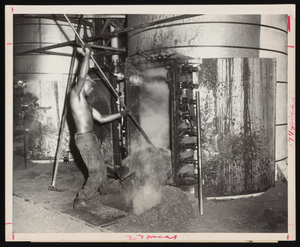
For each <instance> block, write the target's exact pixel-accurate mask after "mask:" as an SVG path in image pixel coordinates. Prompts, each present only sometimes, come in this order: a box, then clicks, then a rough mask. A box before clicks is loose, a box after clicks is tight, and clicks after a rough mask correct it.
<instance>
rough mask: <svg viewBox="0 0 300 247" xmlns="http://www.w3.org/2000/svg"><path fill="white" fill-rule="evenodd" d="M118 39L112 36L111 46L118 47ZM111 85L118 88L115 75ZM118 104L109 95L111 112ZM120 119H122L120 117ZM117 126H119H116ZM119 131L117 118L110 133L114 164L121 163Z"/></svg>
mask: <svg viewBox="0 0 300 247" xmlns="http://www.w3.org/2000/svg"><path fill="white" fill-rule="evenodd" d="M110 31H111V32H113V31H115V28H114V27H113V26H110ZM118 43H119V40H118V37H114V38H112V39H111V47H114V48H118V47H119V45H118ZM111 61H112V64H114V61H119V55H112V57H111ZM111 82H112V85H113V87H114V88H115V89H116V90H117V91H119V90H118V84H117V80H116V78H115V77H113V78H112V80H111ZM118 104H120V103H119V102H117V104H116V101H115V98H114V97H111V108H112V112H113V113H116V112H118V110H119V109H118ZM121 121H122V119H121ZM118 127H119V128H118ZM118 130H119V131H122V130H121V127H120V124H119V120H118V121H113V122H112V134H113V159H114V165H115V166H116V165H120V164H121V157H120V145H119V136H120V135H121V134H122V133H120V132H118Z"/></svg>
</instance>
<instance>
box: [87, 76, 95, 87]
mask: <svg viewBox="0 0 300 247" xmlns="http://www.w3.org/2000/svg"><path fill="white" fill-rule="evenodd" d="M85 80H89V81H91V82H92V84H93V85H95V84H96V82H95V81H94V80H93V79H92V78H91V77H90V76H89V75H87V76H86V78H85Z"/></svg>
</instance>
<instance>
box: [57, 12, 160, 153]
mask: <svg viewBox="0 0 300 247" xmlns="http://www.w3.org/2000/svg"><path fill="white" fill-rule="evenodd" d="M63 15H64V16H65V18H66V20H67V21H68V23H69V25H70V26H71V28H72V29H73V31H74V32H75V34H76V36H77V37H78V39H79V41H80V42H81V44H82V45H84V42H83V40H82V39H81V38H80V36H79V34H78V33H77V32H76V30H75V28H74V27H73V25H72V23H71V22H70V20H69V19H68V17H67V16H66V15H65V14H63ZM91 59H92V61H93V62H94V63H95V65H96V66H97V68H98V70H99V71H100V73H101V75H102V77H103V79H104V81H105V82H106V83H107V85H108V86H109V87H110V89H111V90H112V91H113V93H114V94H115V96H116V97H117V99H118V100H119V102H120V104H121V105H122V106H123V108H124V109H127V107H126V105H125V104H124V102H123V100H122V99H121V97H120V96H119V95H118V93H117V92H116V91H115V89H114V87H113V86H112V85H111V83H110V82H109V80H108V79H107V77H106V76H105V74H104V72H103V71H102V69H101V68H100V66H99V65H98V63H97V62H96V60H95V58H94V57H93V55H91ZM129 116H130V118H131V120H132V121H133V123H134V124H135V125H136V127H137V128H138V129H139V131H140V132H141V133H142V135H143V136H144V138H145V139H146V141H147V142H148V143H149V144H151V145H152V146H153V147H155V146H154V145H153V143H152V142H151V141H150V139H149V137H148V136H147V134H146V133H145V131H144V130H143V129H142V127H141V126H140V125H139V124H138V122H137V121H136V120H135V119H134V117H133V116H132V115H131V114H129Z"/></svg>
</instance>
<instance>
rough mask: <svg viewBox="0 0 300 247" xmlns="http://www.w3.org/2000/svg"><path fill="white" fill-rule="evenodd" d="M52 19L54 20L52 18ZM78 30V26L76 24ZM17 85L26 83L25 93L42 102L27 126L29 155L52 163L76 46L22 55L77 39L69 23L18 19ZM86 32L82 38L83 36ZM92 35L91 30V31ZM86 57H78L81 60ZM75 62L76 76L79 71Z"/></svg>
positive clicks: (15, 70) (15, 20)
mask: <svg viewBox="0 0 300 247" xmlns="http://www.w3.org/2000/svg"><path fill="white" fill-rule="evenodd" d="M49 17H50V16H49ZM74 27H75V28H76V25H75V24H74ZM13 30H14V34H13V38H14V40H13V42H14V54H16V55H15V56H14V81H23V82H26V84H25V85H26V86H25V88H24V93H31V94H32V95H34V96H36V97H37V98H38V101H37V103H38V104H39V107H37V108H35V109H34V110H31V111H32V112H29V114H31V115H33V117H32V118H31V120H32V121H30V123H28V122H27V125H28V126H26V128H28V129H29V133H28V138H29V139H28V145H27V147H28V151H29V152H30V153H31V155H32V157H31V158H32V159H36V160H51V159H53V158H54V157H55V152H56V148H57V140H58V133H59V126H60V121H61V117H62V111H63V106H64V101H65V91H66V86H67V82H68V78H69V72H70V67H71V59H72V51H73V48H72V46H64V47H61V48H56V49H50V50H48V51H49V52H56V53H59V54H58V55H56V54H46V53H30V54H29V53H28V54H22V55H18V53H21V52H24V51H28V50H31V49H38V48H41V47H45V46H50V45H55V44H59V43H62V42H66V41H70V40H74V39H75V34H74V32H73V30H72V29H71V27H70V26H69V24H68V23H67V22H63V21H58V20H55V19H50V18H49V19H47V18H24V17H21V16H19V17H16V18H15V19H14V29H13ZM82 32H83V29H81V32H80V34H81V35H82ZM88 32H89V33H90V30H89V29H88ZM81 57H82V56H78V58H79V59H81ZM78 58H76V60H75V64H74V69H73V70H72V71H71V75H72V76H73V75H74V74H75V73H76V70H77V67H78V60H79V59H78ZM68 124H69V122H68V121H67V122H66V127H65V132H64V133H65V134H64V136H65V138H64V139H63V150H65V149H68V146H69V139H70V138H69V127H68Z"/></svg>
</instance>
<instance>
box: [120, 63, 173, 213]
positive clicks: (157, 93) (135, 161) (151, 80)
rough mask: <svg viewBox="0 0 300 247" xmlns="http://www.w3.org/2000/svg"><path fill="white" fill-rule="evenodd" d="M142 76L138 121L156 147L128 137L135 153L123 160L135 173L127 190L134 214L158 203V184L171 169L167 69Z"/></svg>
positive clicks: (159, 186) (159, 196) (149, 71)
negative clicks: (131, 184)
mask: <svg viewBox="0 0 300 247" xmlns="http://www.w3.org/2000/svg"><path fill="white" fill-rule="evenodd" d="M143 78H144V82H143V84H142V90H141V95H140V112H139V115H140V124H141V127H142V128H143V130H144V131H145V132H146V134H147V136H148V137H149V139H150V140H151V141H152V143H153V144H154V146H155V147H156V149H155V148H153V147H151V146H149V144H148V143H147V142H146V140H145V139H144V138H142V139H138V140H131V146H132V147H133V150H134V152H133V153H131V154H130V155H129V156H128V157H127V158H126V159H125V160H123V162H122V163H123V164H128V165H129V169H130V172H135V177H136V179H135V180H134V182H133V186H132V187H131V188H130V189H128V190H127V194H126V198H127V201H128V203H129V204H131V206H132V208H133V211H134V213H135V214H137V215H140V214H142V213H144V212H145V211H146V210H149V209H151V208H152V207H155V206H157V205H158V204H159V203H160V202H161V199H162V189H161V186H162V185H164V183H165V180H166V179H167V174H168V172H169V171H170V170H171V155H170V152H169V148H170V147H169V146H170V120H169V119H170V117H169V104H170V103H169V87H168V84H167V82H166V80H167V70H166V69H165V68H159V69H152V70H146V71H144V72H143ZM166 150H168V151H166Z"/></svg>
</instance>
